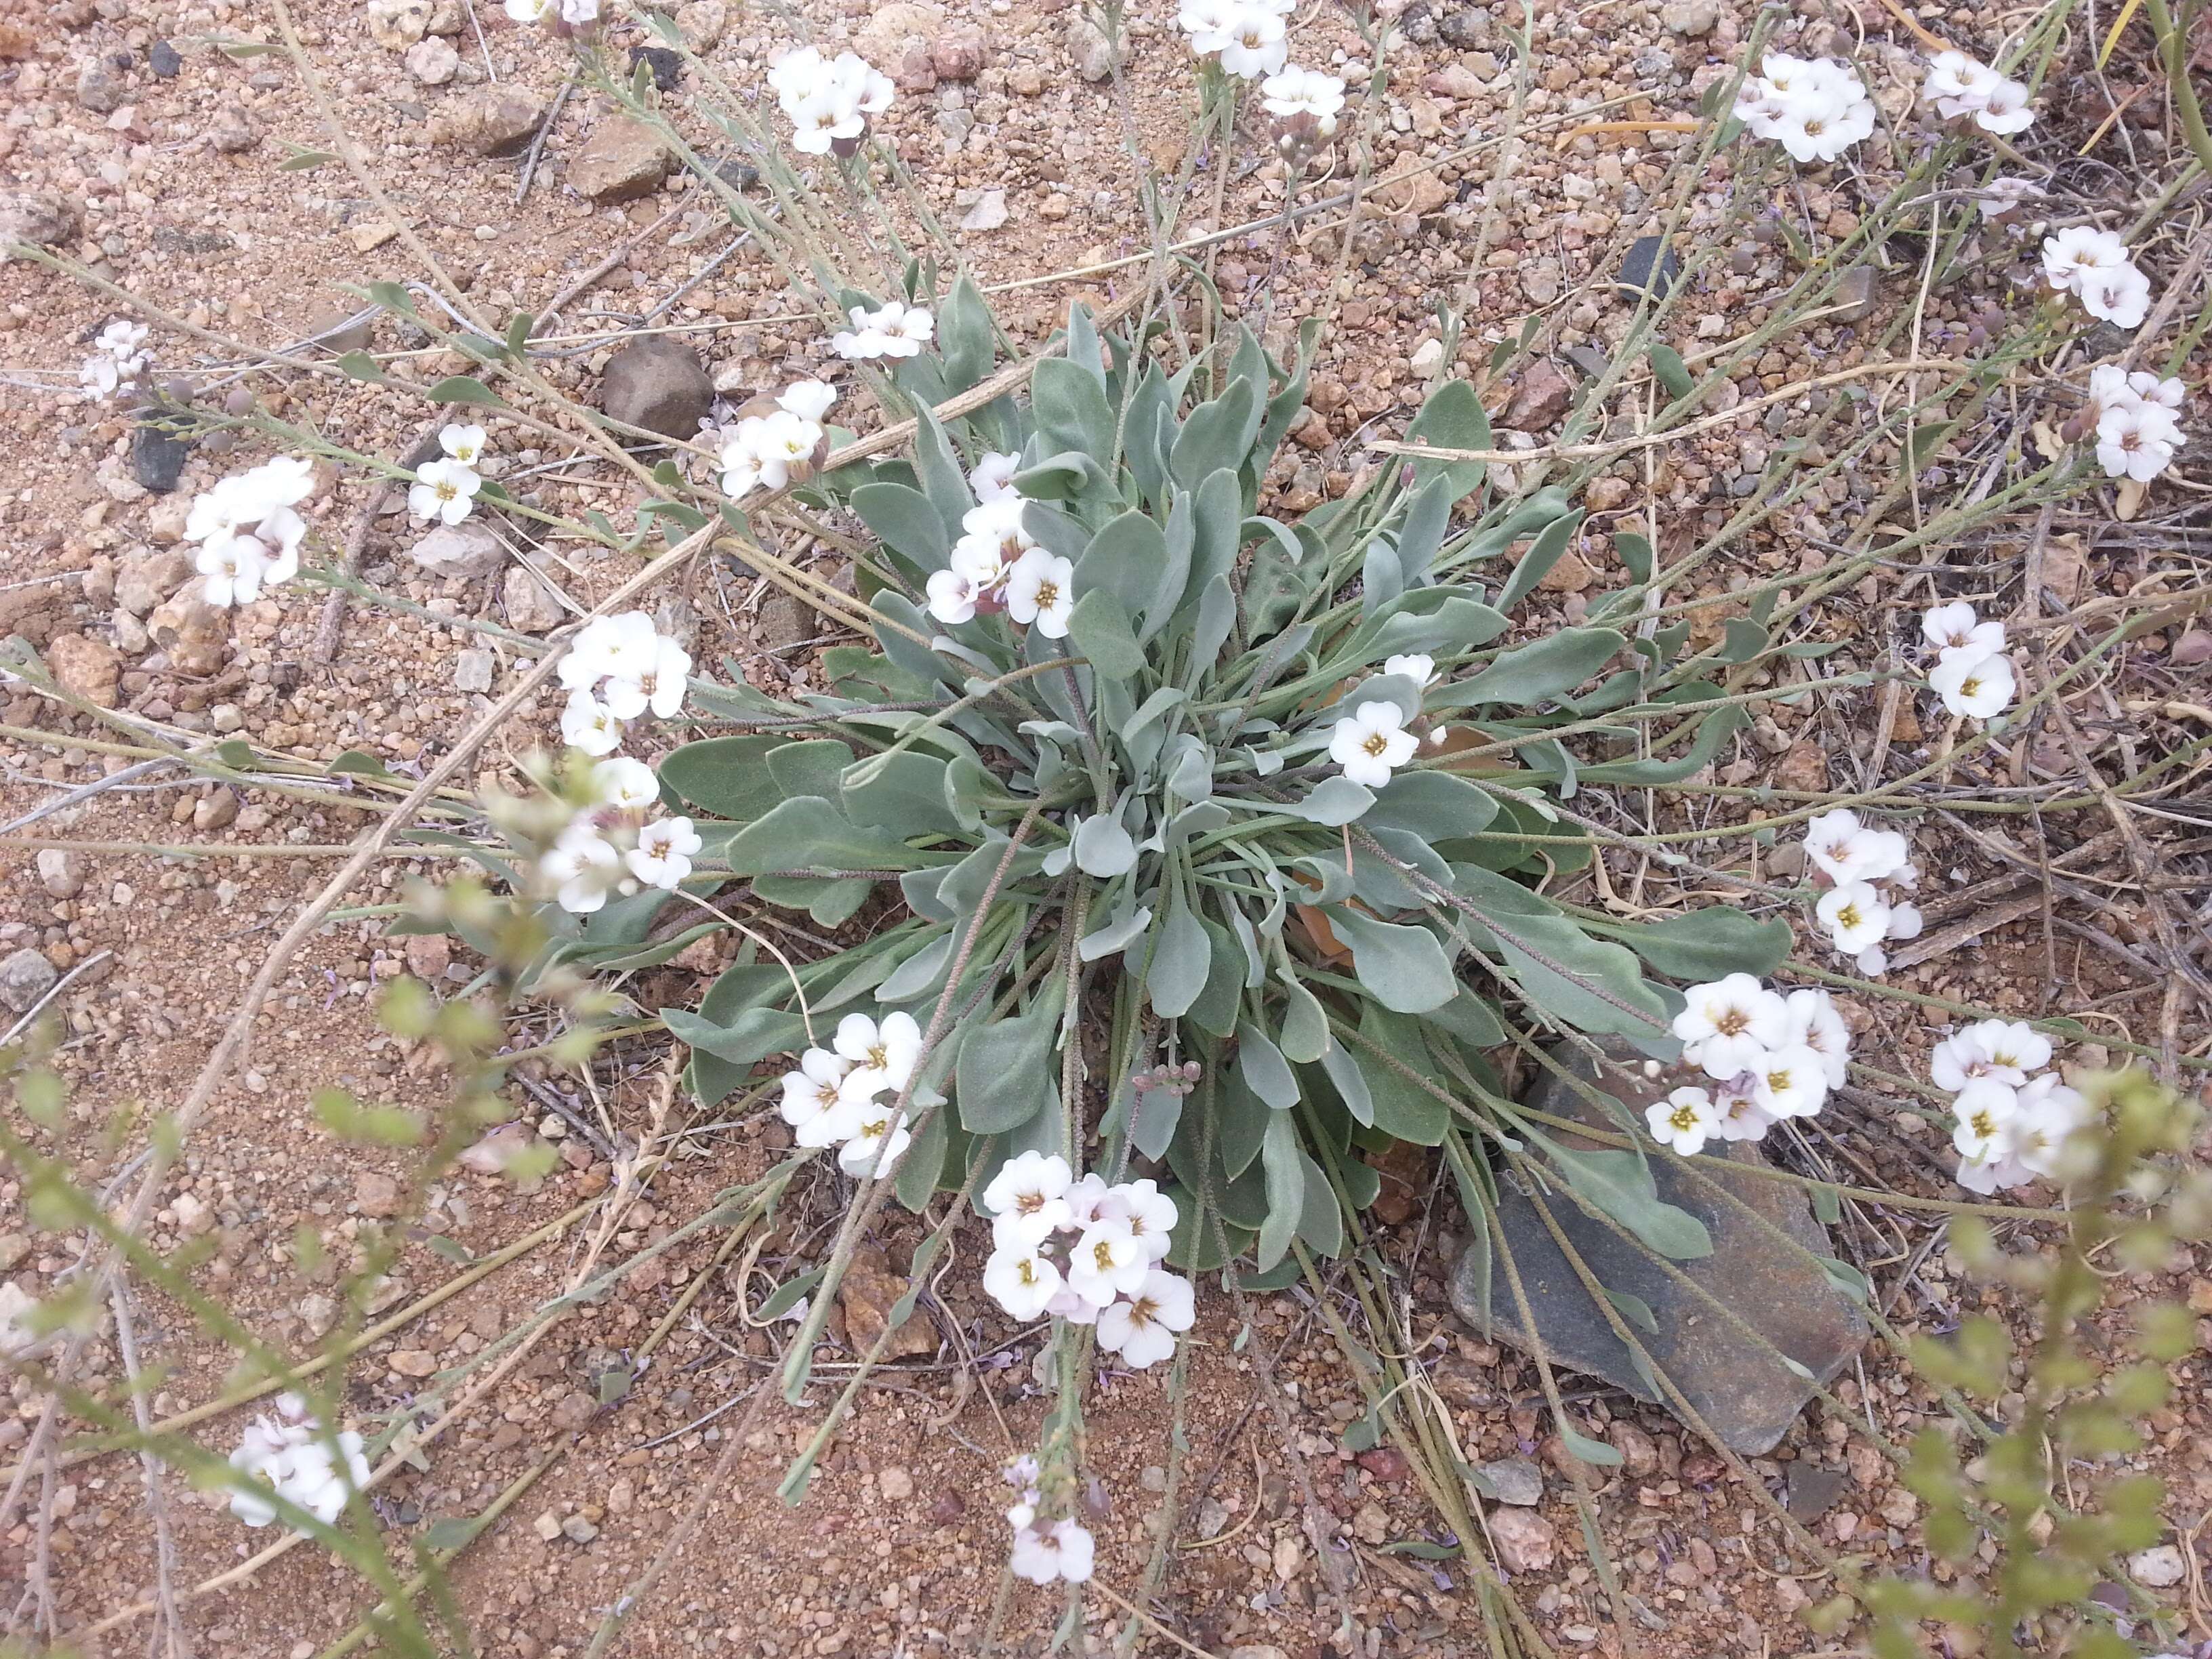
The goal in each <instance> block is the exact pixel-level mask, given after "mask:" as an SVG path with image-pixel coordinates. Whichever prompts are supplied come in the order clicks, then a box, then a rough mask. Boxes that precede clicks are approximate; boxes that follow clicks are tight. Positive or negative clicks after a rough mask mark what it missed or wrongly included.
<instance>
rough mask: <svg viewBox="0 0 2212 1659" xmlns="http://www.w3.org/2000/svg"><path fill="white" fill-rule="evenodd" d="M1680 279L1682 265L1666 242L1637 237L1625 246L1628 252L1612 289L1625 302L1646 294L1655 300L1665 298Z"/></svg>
mask: <svg viewBox="0 0 2212 1659" xmlns="http://www.w3.org/2000/svg"><path fill="white" fill-rule="evenodd" d="M1681 280H1682V262H1681V260H1680V258H1677V257H1676V255H1675V252H1674V249H1673V248H1671V247H1669V246H1667V239H1666V238H1665V237H1663V236H1639V237H1638V238H1637V239H1636V240H1634V241H1632V242H1631V243H1630V244H1629V245H1628V252H1627V253H1626V255H1625V256H1623V258H1622V259H1621V261H1620V276H1616V277H1615V278H1613V286H1614V287H1615V288H1616V289H1619V290H1620V294H1621V295H1622V297H1624V298H1626V299H1629V300H1637V299H1641V298H1642V297H1643V296H1644V294H1645V293H1647V292H1649V293H1650V295H1651V297H1652V299H1653V300H1654V301H1659V300H1663V299H1665V298H1666V297H1667V295H1668V293H1669V292H1670V291H1671V290H1672V289H1674V284H1675V283H1679V282H1680V281H1681Z"/></svg>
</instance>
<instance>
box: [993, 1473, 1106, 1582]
mask: <svg viewBox="0 0 2212 1659" xmlns="http://www.w3.org/2000/svg"><path fill="white" fill-rule="evenodd" d="M1005 1474H1006V1484H1007V1485H1008V1486H1012V1488H1013V1489H1014V1492H1015V1493H1016V1496H1015V1498H1014V1501H1013V1504H1012V1506H1011V1507H1010V1508H1008V1510H1006V1521H1007V1523H1008V1524H1009V1525H1011V1526H1012V1528H1013V1529H1014V1550H1013V1560H1012V1565H1013V1569H1014V1576H1015V1577H1018V1578H1025V1579H1027V1580H1028V1581H1029V1582H1030V1583H1032V1584H1050V1583H1070V1584H1079V1583H1083V1582H1084V1581H1085V1579H1087V1578H1089V1577H1091V1563H1092V1559H1093V1558H1094V1557H1095V1556H1096V1555H1097V1547H1096V1545H1095V1543H1094V1541H1092V1539H1091V1531H1090V1528H1087V1527H1085V1526H1083V1525H1082V1524H1081V1523H1079V1522H1075V1521H1072V1520H1070V1521H1051V1522H1046V1523H1045V1524H1044V1525H1043V1526H1039V1525H1038V1524H1037V1514H1036V1512H1037V1505H1038V1504H1041V1503H1042V1502H1043V1501H1044V1493H1043V1492H1042V1491H1041V1490H1040V1489H1039V1487H1038V1485H1037V1482H1038V1480H1039V1479H1040V1478H1041V1474H1040V1471H1039V1470H1038V1468H1037V1461H1036V1458H1034V1457H1030V1456H1022V1457H1017V1458H1016V1459H1015V1460H1014V1461H1013V1462H1011V1463H1009V1464H1007V1465H1006V1470H1005Z"/></svg>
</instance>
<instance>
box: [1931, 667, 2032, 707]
mask: <svg viewBox="0 0 2212 1659" xmlns="http://www.w3.org/2000/svg"><path fill="white" fill-rule="evenodd" d="M1928 684H1929V689H1930V690H1933V691H1934V692H1935V693H1936V696H1939V697H1941V698H1942V699H1943V707H1944V708H1948V709H1949V710H1950V711H1951V712H1952V713H1953V714H1971V715H1972V716H1974V717H1975V718H1976V719H1977V720H1988V719H1989V718H1990V716H1991V715H1993V714H2002V713H2003V712H2004V711H2005V710H2006V709H2007V708H2010V707H2011V706H2012V694H2013V690H2014V684H2015V683H2014V680H2013V672H2012V662H2011V660H2010V659H2008V658H2006V657H2002V656H1995V657H1983V658H1981V659H1978V660H1977V659H1973V658H1971V657H1951V656H1947V657H1945V658H1944V659H1943V660H1942V661H1941V662H1939V663H1937V664H1936V666H1935V667H1933V668H1931V669H1929V671H1928Z"/></svg>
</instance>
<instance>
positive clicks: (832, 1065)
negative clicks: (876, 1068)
mask: <svg viewBox="0 0 2212 1659" xmlns="http://www.w3.org/2000/svg"><path fill="white" fill-rule="evenodd" d="M852 1069H853V1062H852V1061H851V1060H848V1059H846V1058H845V1057H844V1056H843V1055H842V1054H832V1053H830V1052H829V1049H827V1048H809V1049H808V1050H807V1051H806V1052H805V1054H801V1055H800V1056H799V1067H798V1069H797V1070H796V1071H790V1072H786V1073H784V1074H783V1103H782V1104H781V1105H780V1106H779V1107H777V1108H776V1111H777V1113H778V1115H780V1116H781V1118H782V1119H783V1121H785V1122H786V1123H788V1124H789V1125H790V1126H791V1127H792V1128H793V1131H794V1132H795V1133H793V1136H792V1139H793V1140H795V1141H797V1142H798V1143H799V1145H800V1146H838V1145H840V1144H842V1142H845V1141H848V1140H850V1139H852V1138H853V1137H854V1135H856V1134H858V1133H860V1121H861V1120H862V1119H863V1118H864V1117H866V1115H867V1103H866V1101H863V1100H857V1099H854V1098H851V1097H848V1096H847V1094H846V1093H845V1091H844V1090H843V1089H842V1087H840V1086H839V1085H842V1083H843V1082H844V1080H845V1077H846V1074H847V1073H849V1072H850V1071H851V1070H852Z"/></svg>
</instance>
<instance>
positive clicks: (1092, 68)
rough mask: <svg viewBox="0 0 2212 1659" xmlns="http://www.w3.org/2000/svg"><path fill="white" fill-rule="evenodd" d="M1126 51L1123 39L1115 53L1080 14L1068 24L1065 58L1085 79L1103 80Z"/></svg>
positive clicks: (1125, 55) (1123, 57)
mask: <svg viewBox="0 0 2212 1659" xmlns="http://www.w3.org/2000/svg"><path fill="white" fill-rule="evenodd" d="M1128 52H1129V46H1128V41H1127V40H1126V39H1124V40H1123V41H1122V42H1121V48H1120V50H1119V51H1118V52H1117V51H1116V50H1115V47H1114V46H1113V45H1112V44H1111V43H1109V41H1108V40H1107V39H1106V35H1105V32H1104V31H1103V30H1102V29H1101V28H1100V27H1098V26H1097V24H1096V23H1094V22H1092V21H1091V20H1090V19H1089V18H1088V17H1085V15H1082V14H1081V13H1080V12H1079V13H1077V14H1076V15H1074V16H1073V18H1071V19H1070V20H1069V21H1068V25H1067V56H1068V59H1069V61H1070V62H1072V63H1073V64H1074V65H1075V72H1076V73H1077V74H1078V75H1079V76H1082V77H1083V78H1084V79H1085V80H1086V81H1103V80H1104V79H1106V77H1107V76H1109V75H1111V74H1113V73H1114V71H1115V70H1116V69H1118V68H1120V67H1121V64H1122V63H1123V61H1124V60H1126V59H1127V57H1128Z"/></svg>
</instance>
